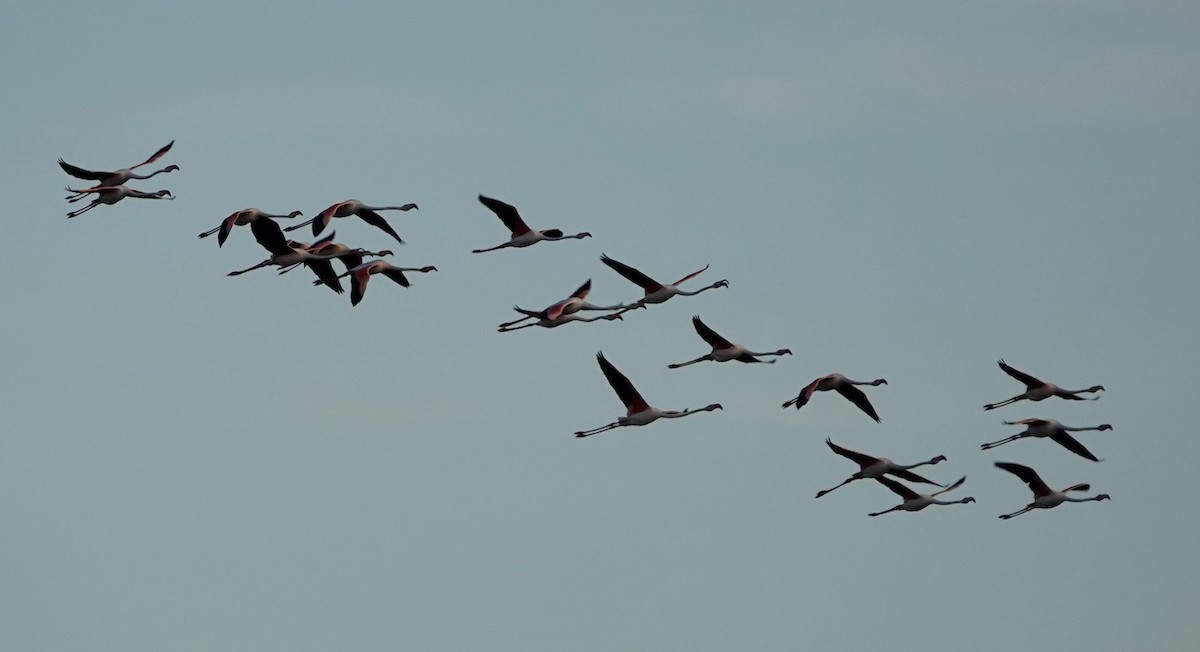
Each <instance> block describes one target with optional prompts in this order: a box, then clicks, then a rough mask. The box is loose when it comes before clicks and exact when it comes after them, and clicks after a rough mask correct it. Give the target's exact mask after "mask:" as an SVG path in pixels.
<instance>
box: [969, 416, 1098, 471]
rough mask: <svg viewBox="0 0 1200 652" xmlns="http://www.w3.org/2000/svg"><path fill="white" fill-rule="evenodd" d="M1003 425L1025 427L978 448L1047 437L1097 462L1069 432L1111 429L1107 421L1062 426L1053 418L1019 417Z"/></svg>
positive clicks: (986, 448) (983, 448)
mask: <svg viewBox="0 0 1200 652" xmlns="http://www.w3.org/2000/svg"><path fill="white" fill-rule="evenodd" d="M1004 425H1006V426H1016V425H1022V426H1026V428H1025V432H1021V433H1018V434H1015V435H1013V436H1012V437H1008V438H1006V439H1001V440H999V441H994V442H991V443H988V444H984V445H982V446H980V447H979V448H980V449H981V450H988V449H989V448H995V447H997V446H999V445H1001V444H1007V443H1008V442H1010V441H1016V440H1018V439H1024V438H1025V437H1049V438H1050V439H1053V440H1054V441H1055V442H1056V443H1057V444H1058V445H1059V446H1062V447H1063V448H1065V449H1067V450H1069V451H1071V452H1072V453H1075V454H1076V455H1078V456H1080V457H1085V458H1087V459H1089V460H1091V461H1093V462H1099V461H1100V460H1098V459H1096V456H1095V455H1092V452H1091V451H1089V450H1088V449H1086V448H1084V446H1083V444H1081V443H1079V441H1078V440H1077V439H1075V438H1074V437H1072V436H1071V435H1070V433H1072V432H1083V431H1085V430H1112V426H1111V425H1110V424H1107V423H1102V424H1100V425H1098V426H1094V427H1091V428H1072V427H1070V426H1064V425H1063V424H1062V423H1060V422H1058V421H1055V420H1054V419H1021V420H1020V421H1005V422H1004Z"/></svg>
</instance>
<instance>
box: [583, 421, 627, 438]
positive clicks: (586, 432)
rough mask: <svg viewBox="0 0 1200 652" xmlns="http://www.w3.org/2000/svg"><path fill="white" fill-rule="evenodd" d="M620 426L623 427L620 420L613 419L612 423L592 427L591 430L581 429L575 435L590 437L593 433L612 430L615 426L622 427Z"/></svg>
mask: <svg viewBox="0 0 1200 652" xmlns="http://www.w3.org/2000/svg"><path fill="white" fill-rule="evenodd" d="M620 427H621V422H620V421H613V422H612V423H610V424H608V425H606V426H600V427H599V428H592V429H591V430H581V431H579V432H576V433H575V436H576V437H590V436H592V435H596V434H599V433H602V432H607V431H609V430H612V429H613V428H620Z"/></svg>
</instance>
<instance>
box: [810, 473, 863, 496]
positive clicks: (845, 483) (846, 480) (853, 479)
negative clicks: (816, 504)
mask: <svg viewBox="0 0 1200 652" xmlns="http://www.w3.org/2000/svg"><path fill="white" fill-rule="evenodd" d="M858 479H859V478H853V477H851V478H846V479H845V480H844V481H842V484H839V485H838V486H837V487H833V489H824V490H821V491H818V492H817V498H820V497H821V496H824V495H825V494H827V493H829V492H831V491H833V490H834V489H837V488H838V487H842V486H845V485H848V484H850V483H851V482H854V481H855V480H858Z"/></svg>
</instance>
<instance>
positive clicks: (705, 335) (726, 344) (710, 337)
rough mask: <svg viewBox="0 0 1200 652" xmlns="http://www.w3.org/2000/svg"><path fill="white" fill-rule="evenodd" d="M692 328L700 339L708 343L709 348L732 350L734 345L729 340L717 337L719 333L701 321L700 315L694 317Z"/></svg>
mask: <svg viewBox="0 0 1200 652" xmlns="http://www.w3.org/2000/svg"><path fill="white" fill-rule="evenodd" d="M692 326H694V327H695V328H696V334H698V335H699V336H700V339H702V340H704V341H705V342H708V344H709V346H711V347H712V348H714V349H731V348H733V343H732V342H730V341H729V340H727V339H725V338H723V337H721V336H720V335H717V332H716V331H714V330H713V329H711V328H709V327H708V326H707V325H706V324H705V323H704V322H702V321H700V315H692Z"/></svg>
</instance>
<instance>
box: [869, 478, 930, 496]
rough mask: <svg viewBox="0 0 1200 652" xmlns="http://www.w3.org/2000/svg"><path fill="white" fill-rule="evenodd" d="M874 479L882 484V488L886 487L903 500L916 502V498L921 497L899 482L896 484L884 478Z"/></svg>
mask: <svg viewBox="0 0 1200 652" xmlns="http://www.w3.org/2000/svg"><path fill="white" fill-rule="evenodd" d="M875 479H876V480H878V481H879V483H880V484H882V485H883V486H885V487H887V488H888V489H891V490H892V491H893V492H894V493H895V494H896V495H898V496H900V497H901V498H903V499H904V500H916V499H917V498H920V497H921V495H920V494H918V493H917V492H915V491H913V490H912V489H909V488H908V487H906V486H904V485H902V484H900V483H899V482H896V481H895V480H892V479H891V478H886V477H883V476H880V477H878V478H875Z"/></svg>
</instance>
